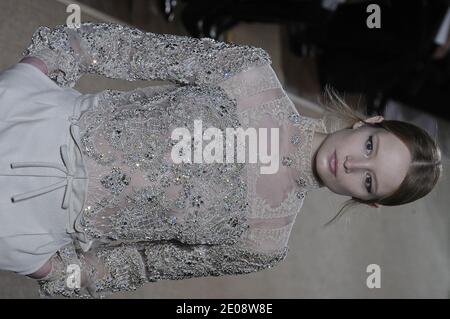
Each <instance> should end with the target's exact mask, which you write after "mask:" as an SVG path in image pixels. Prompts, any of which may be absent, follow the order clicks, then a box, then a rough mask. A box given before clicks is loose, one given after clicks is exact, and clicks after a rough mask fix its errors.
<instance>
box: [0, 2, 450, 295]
mask: <svg viewBox="0 0 450 319" xmlns="http://www.w3.org/2000/svg"><path fill="white" fill-rule="evenodd" d="M70 3H75V4H79V5H80V7H81V21H82V22H88V21H92V22H102V21H108V22H116V23H122V24H128V25H132V26H135V27H138V28H140V29H142V30H145V31H148V32H155V33H169V34H179V35H188V36H192V37H210V38H214V39H216V40H219V41H224V42H234V43H240V44H248V45H253V46H257V47H261V48H264V49H265V50H266V51H267V52H269V53H270V55H271V56H272V60H273V65H272V66H273V68H274V70H275V72H276V73H277V75H278V77H279V79H280V81H281V83H282V84H283V86H284V88H285V90H286V91H287V92H288V94H289V95H290V97H291V98H292V100H293V102H294V103H295V104H296V106H297V107H298V108H300V107H301V108H302V109H303V110H307V115H309V116H312V117H319V116H320V114H321V109H320V107H319V106H318V104H317V101H318V99H319V98H320V95H321V93H322V92H323V88H324V86H325V85H327V84H330V85H332V86H333V87H334V88H336V89H337V90H338V91H339V92H340V93H341V94H343V95H344V97H345V100H346V101H347V102H348V103H350V104H353V105H356V106H357V107H358V108H359V109H360V110H362V111H363V112H365V113H366V114H368V115H383V116H384V117H385V118H386V119H398V120H403V121H409V122H412V123H414V124H416V125H419V126H421V127H422V128H424V129H426V130H427V131H428V132H429V133H430V134H431V135H432V136H433V137H434V138H435V139H436V140H437V141H438V143H439V146H440V147H441V149H442V152H443V157H444V174H443V176H442V177H441V180H440V182H439V184H438V186H437V187H435V189H434V190H433V191H432V192H431V193H430V194H429V195H427V196H426V197H425V198H422V199H420V200H418V201H416V202H414V203H411V204H408V205H404V206H401V207H381V208H379V209H372V208H365V207H358V208H356V209H352V210H351V211H350V212H349V213H347V214H346V215H344V218H343V219H341V220H340V221H339V222H338V223H337V224H334V225H332V226H330V227H329V228H325V229H324V228H322V227H321V226H322V225H323V224H324V223H325V222H327V221H328V220H330V219H331V218H332V217H333V216H334V215H335V214H336V213H337V211H338V208H339V207H340V206H339V205H340V204H341V203H343V202H344V201H345V200H346V199H348V198H345V197H341V196H338V195H335V194H333V193H330V192H329V191H327V190H322V189H321V190H319V191H316V192H311V193H309V194H308V197H307V198H306V200H305V203H304V205H303V209H302V212H301V214H300V215H299V216H297V219H296V224H295V226H294V228H293V230H292V233H291V237H290V241H289V247H290V252H289V254H288V256H287V258H286V260H285V261H284V262H283V263H281V264H280V265H278V266H277V267H274V268H272V269H268V270H264V271H261V272H258V273H254V274H249V275H241V276H225V277H207V278H192V279H188V280H180V281H160V282H156V283H150V284H147V285H146V286H145V287H142V288H141V289H139V290H137V291H135V292H127V293H118V294H116V295H114V296H112V297H111V298H450V245H449V242H450V213H449V204H450V200H449V198H448V194H449V193H450V178H449V174H448V157H449V150H450V124H449V121H450V112H448V108H449V107H450V54H449V53H448V51H449V48H450V32H449V30H450V10H449V8H450V1H439V0H434V1H424V0H421V1H418V0H411V1H401V0H396V1H387V0H386V1H361V0H357V1H344V0H310V1H307V0H297V1H295V0H285V1H282V0H278V1H256V0H216V1H211V0H210V1H207V0H178V1H177V0H116V1H110V0H80V1H66V0H20V1H14V0H2V1H1V2H0V43H1V50H0V68H1V69H4V68H6V67H9V66H11V65H12V64H14V63H17V62H18V61H19V60H20V58H21V52H22V51H23V50H24V49H25V48H26V47H27V46H28V44H29V41H30V38H31V35H32V34H33V32H34V30H35V29H36V28H37V27H39V26H41V25H46V26H49V27H53V26H55V25H57V24H64V23H66V18H67V16H68V15H69V13H67V12H66V8H67V5H68V4H70ZM369 4H377V5H378V6H379V8H380V13H381V15H380V21H381V27H380V28H369V27H367V21H368V20H367V19H368V17H369V16H370V15H371V13H372V12H373V11H370V12H367V7H368V5H369ZM371 21H372V20H371ZM373 21H375V20H373ZM373 21H372V22H373ZM161 83H164V82H157V81H136V82H126V81H122V80H113V79H106V78H102V77H99V76H95V75H86V76H84V77H83V78H82V79H81V80H80V81H79V83H78V84H77V85H76V86H75V89H77V90H79V91H80V92H82V93H91V92H96V91H100V90H103V89H106V88H111V89H120V90H129V89H133V88H136V87H144V86H150V85H158V84H161ZM304 113H305V112H304ZM325 199H326V200H325ZM370 264H377V265H379V266H380V267H381V288H373V289H369V288H368V287H367V285H366V279H367V277H368V276H369V273H367V272H366V269H367V266H368V265H370ZM36 297H38V294H37V284H36V283H35V282H34V281H33V280H31V279H28V278H25V277H21V276H18V275H15V274H12V273H9V272H2V271H0V298H36Z"/></svg>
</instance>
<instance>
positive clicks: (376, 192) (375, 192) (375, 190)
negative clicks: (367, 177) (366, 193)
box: [372, 133, 380, 197]
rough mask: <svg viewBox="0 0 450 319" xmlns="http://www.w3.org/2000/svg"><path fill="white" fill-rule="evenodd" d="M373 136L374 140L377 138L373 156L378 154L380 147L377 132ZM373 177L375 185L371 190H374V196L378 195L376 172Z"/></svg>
mask: <svg viewBox="0 0 450 319" xmlns="http://www.w3.org/2000/svg"><path fill="white" fill-rule="evenodd" d="M374 136H375V137H376V140H377V143H376V144H377V147H376V150H375V156H378V150H379V149H380V136H379V134H378V133H375V134H374ZM373 177H374V180H375V185H373V186H372V187H373V190H374V192H373V193H374V196H375V197H378V180H377V174H375V173H374V174H373Z"/></svg>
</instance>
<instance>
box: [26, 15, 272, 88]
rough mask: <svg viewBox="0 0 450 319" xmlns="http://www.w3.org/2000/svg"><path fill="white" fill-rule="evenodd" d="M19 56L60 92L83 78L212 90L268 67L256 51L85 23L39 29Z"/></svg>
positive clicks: (261, 52)
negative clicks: (43, 70)
mask: <svg viewBox="0 0 450 319" xmlns="http://www.w3.org/2000/svg"><path fill="white" fill-rule="evenodd" d="M23 55H25V56H36V57H39V58H41V60H43V61H44V62H45V63H46V64H47V68H48V69H49V76H50V78H52V79H53V80H54V81H55V82H56V83H57V84H58V85H60V86H63V87H64V86H70V87H73V86H74V85H75V83H76V81H77V80H78V79H79V78H80V77H81V76H82V75H83V74H86V73H92V74H99V75H103V76H106V77H109V78H115V79H124V80H129V81H134V80H167V81H172V82H176V83H181V84H199V85H200V84H209V85H214V84H217V83H219V82H221V81H223V80H226V79H227V78H229V77H231V76H233V75H235V74H237V73H240V72H241V71H244V70H247V69H249V68H251V67H253V66H260V65H265V64H270V63H271V59H270V56H269V54H268V53H267V52H266V51H264V50H263V49H261V48H257V47H251V46H247V45H237V44H233V43H225V42H219V41H215V40H213V39H211V38H201V39H198V38H192V37H188V36H178V35H170V34H157V33H151V32H144V31H141V30H139V29H136V28H133V27H128V26H124V25H120V24H113V23H91V22H86V23H82V24H81V26H80V27H79V28H69V27H68V26H66V25H58V26H56V27H55V28H54V29H50V28H48V27H45V26H42V27H39V28H38V29H37V30H36V31H35V32H34V34H33V36H32V41H31V44H30V45H29V47H28V48H27V49H26V50H25V51H24V52H23Z"/></svg>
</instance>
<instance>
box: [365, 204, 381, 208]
mask: <svg viewBox="0 0 450 319" xmlns="http://www.w3.org/2000/svg"><path fill="white" fill-rule="evenodd" d="M368 205H369V206H372V207H375V208H378V207H380V206H379V205H378V204H377V203H371V204H368Z"/></svg>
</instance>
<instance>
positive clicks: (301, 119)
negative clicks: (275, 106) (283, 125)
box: [281, 110, 327, 192]
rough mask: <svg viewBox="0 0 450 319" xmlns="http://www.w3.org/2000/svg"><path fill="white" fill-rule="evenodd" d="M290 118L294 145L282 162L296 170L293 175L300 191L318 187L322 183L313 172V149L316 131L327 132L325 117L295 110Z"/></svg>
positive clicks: (291, 141) (284, 155) (283, 156)
mask: <svg viewBox="0 0 450 319" xmlns="http://www.w3.org/2000/svg"><path fill="white" fill-rule="evenodd" d="M288 119H289V122H290V123H291V124H292V127H293V128H292V130H290V131H289V140H290V143H291V144H292V145H293V146H294V147H293V149H292V151H291V152H290V153H288V154H283V155H282V158H281V163H282V165H284V166H291V167H292V169H293V170H295V171H294V172H293V176H294V179H295V183H296V185H297V187H298V190H299V191H300V192H305V191H310V190H315V189H318V188H320V187H321V185H320V182H319V180H318V178H317V177H316V176H315V175H314V173H313V166H312V164H313V163H312V162H313V158H312V155H313V154H312V151H313V140H314V135H315V133H316V132H321V133H327V129H326V126H325V124H324V121H323V118H312V117H308V116H304V115H300V114H299V113H298V111H297V110H295V111H294V112H291V114H290V115H289V116H288Z"/></svg>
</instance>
